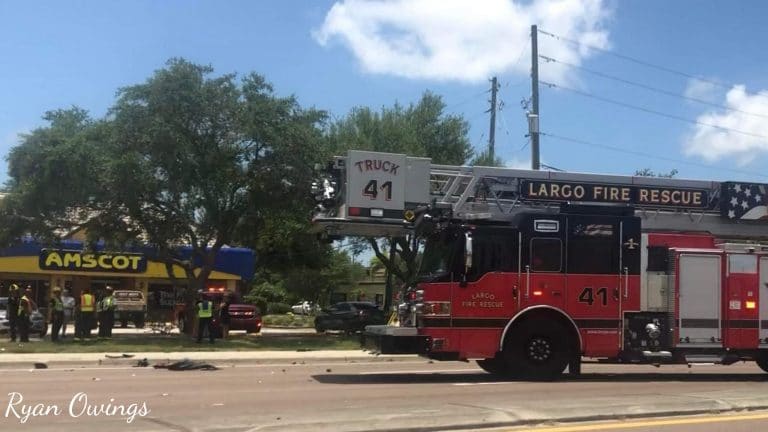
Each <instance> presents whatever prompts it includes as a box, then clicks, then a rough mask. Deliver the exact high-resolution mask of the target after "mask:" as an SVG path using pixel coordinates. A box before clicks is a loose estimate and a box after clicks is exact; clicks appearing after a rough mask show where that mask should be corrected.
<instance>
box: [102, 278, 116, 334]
mask: <svg viewBox="0 0 768 432" xmlns="http://www.w3.org/2000/svg"><path fill="white" fill-rule="evenodd" d="M113 292H114V290H113V289H112V287H111V286H107V293H106V295H105V296H104V298H103V299H101V301H100V302H99V337H104V338H111V337H112V327H113V326H114V325H115V297H114V296H113V295H112V293H113Z"/></svg>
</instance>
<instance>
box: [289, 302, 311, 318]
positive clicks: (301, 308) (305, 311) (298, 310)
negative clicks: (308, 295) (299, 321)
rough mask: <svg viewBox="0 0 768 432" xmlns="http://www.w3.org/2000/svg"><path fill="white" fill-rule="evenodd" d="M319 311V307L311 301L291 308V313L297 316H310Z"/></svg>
mask: <svg viewBox="0 0 768 432" xmlns="http://www.w3.org/2000/svg"><path fill="white" fill-rule="evenodd" d="M317 311H318V306H317V305H316V304H315V303H312V302H310V301H303V302H299V303H296V304H295V305H293V306H291V312H293V313H294V314H296V315H310V314H312V313H314V312H317Z"/></svg>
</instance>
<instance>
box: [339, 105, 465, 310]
mask: <svg viewBox="0 0 768 432" xmlns="http://www.w3.org/2000/svg"><path fill="white" fill-rule="evenodd" d="M468 132H469V124H468V122H467V121H466V120H465V119H464V118H463V117H462V116H459V115H453V114H448V113H446V106H445V103H444V102H443V100H442V98H441V97H440V96H438V95H436V94H434V93H431V92H428V91H427V92H425V93H424V94H423V95H422V96H421V98H420V99H419V100H418V102H416V103H412V104H410V105H408V106H407V107H404V106H402V105H400V104H395V105H394V106H392V107H383V108H381V109H380V110H379V111H375V110H372V109H370V108H366V107H358V108H354V109H352V110H351V112H350V113H349V114H348V115H347V116H346V117H344V118H342V119H340V120H338V121H336V122H335V123H333V124H332V125H331V127H330V128H329V133H328V148H329V152H328V155H330V154H336V155H343V154H346V151H347V150H348V149H356V150H371V151H379V152H389V153H404V154H407V155H409V156H422V157H429V158H431V159H432V162H433V163H436V164H447V165H464V164H466V163H467V162H468V161H470V159H471V158H472V155H473V150H472V145H471V143H470V141H469V137H468ZM361 242H362V243H363V244H364V245H366V246H368V247H370V248H372V249H373V251H374V253H375V255H376V257H377V258H378V260H379V261H380V262H381V263H382V264H383V265H384V266H385V267H386V268H387V270H388V271H389V272H390V273H392V274H393V275H395V276H396V277H397V278H398V279H399V280H400V282H411V281H412V280H413V279H414V278H415V276H416V267H417V257H418V254H417V249H418V246H417V245H416V243H415V242H414V241H413V239H411V238H408V237H395V238H391V239H382V238H367V239H362V240H359V241H358V244H357V245H356V247H357V248H358V249H361V248H362V246H363V245H361V244H360V243H361ZM390 252H394V253H390ZM387 301H389V298H388V299H387Z"/></svg>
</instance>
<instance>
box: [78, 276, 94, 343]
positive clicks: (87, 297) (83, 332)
mask: <svg viewBox="0 0 768 432" xmlns="http://www.w3.org/2000/svg"><path fill="white" fill-rule="evenodd" d="M94 303H95V302H94V298H93V294H91V290H90V289H88V288H83V293H82V294H81V295H80V309H79V311H80V317H79V321H80V337H81V338H89V337H91V329H92V328H93V310H94V306H95V304H94Z"/></svg>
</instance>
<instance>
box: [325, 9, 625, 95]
mask: <svg viewBox="0 0 768 432" xmlns="http://www.w3.org/2000/svg"><path fill="white" fill-rule="evenodd" d="M609 17H610V11H609V10H608V8H607V7H606V6H605V4H604V2H603V0H532V1H528V2H524V3H522V2H514V1H512V0H484V1H482V2H473V1H468V0H390V1H382V0H341V1H337V2H336V3H335V4H334V5H333V7H331V9H330V11H328V14H327V15H326V17H325V21H324V22H323V25H322V26H321V27H320V29H318V30H316V31H314V32H313V36H314V37H315V39H316V40H317V42H318V43H320V44H321V45H323V46H326V45H328V44H329V42H331V41H333V40H339V41H341V42H342V43H343V44H344V45H345V46H346V47H347V48H349V49H350V50H351V51H352V53H353V54H354V55H355V57H356V58H357V60H358V61H359V62H360V64H361V66H362V68H363V70H365V71H366V72H369V73H376V74H388V75H395V76H400V77H405V78H411V79H430V80H441V81H448V80H450V81H464V82H477V81H484V80H486V79H487V78H488V77H489V76H492V75H494V74H500V73H505V72H511V73H516V74H520V75H527V74H528V73H529V68H530V44H529V38H530V36H529V33H530V26H531V24H538V25H539V28H540V29H542V30H547V31H550V32H552V33H556V34H558V35H560V36H564V37H566V38H568V39H573V40H576V41H579V42H582V43H584V44H588V45H592V46H596V47H598V48H603V49H605V48H608V32H607V31H606V30H605V29H604V28H603V24H604V23H605V21H606V20H607V19H608V18H609ZM521 53H522V56H521ZM539 53H540V54H543V55H547V56H549V57H553V58H556V59H558V60H561V61H564V62H568V63H572V64H576V65H578V64H581V63H582V61H583V60H584V59H585V58H586V57H588V56H590V55H591V54H592V53H594V51H593V50H590V49H588V48H585V47H584V46H583V45H581V46H579V45H574V44H571V43H567V42H564V41H558V40H555V39H553V38H551V37H547V36H541V35H540V37H539ZM567 72H568V69H566V68H562V67H554V65H553V67H542V70H541V77H542V78H543V79H548V80H555V81H558V82H568V81H571V80H569V79H567V76H566V73H567Z"/></svg>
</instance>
